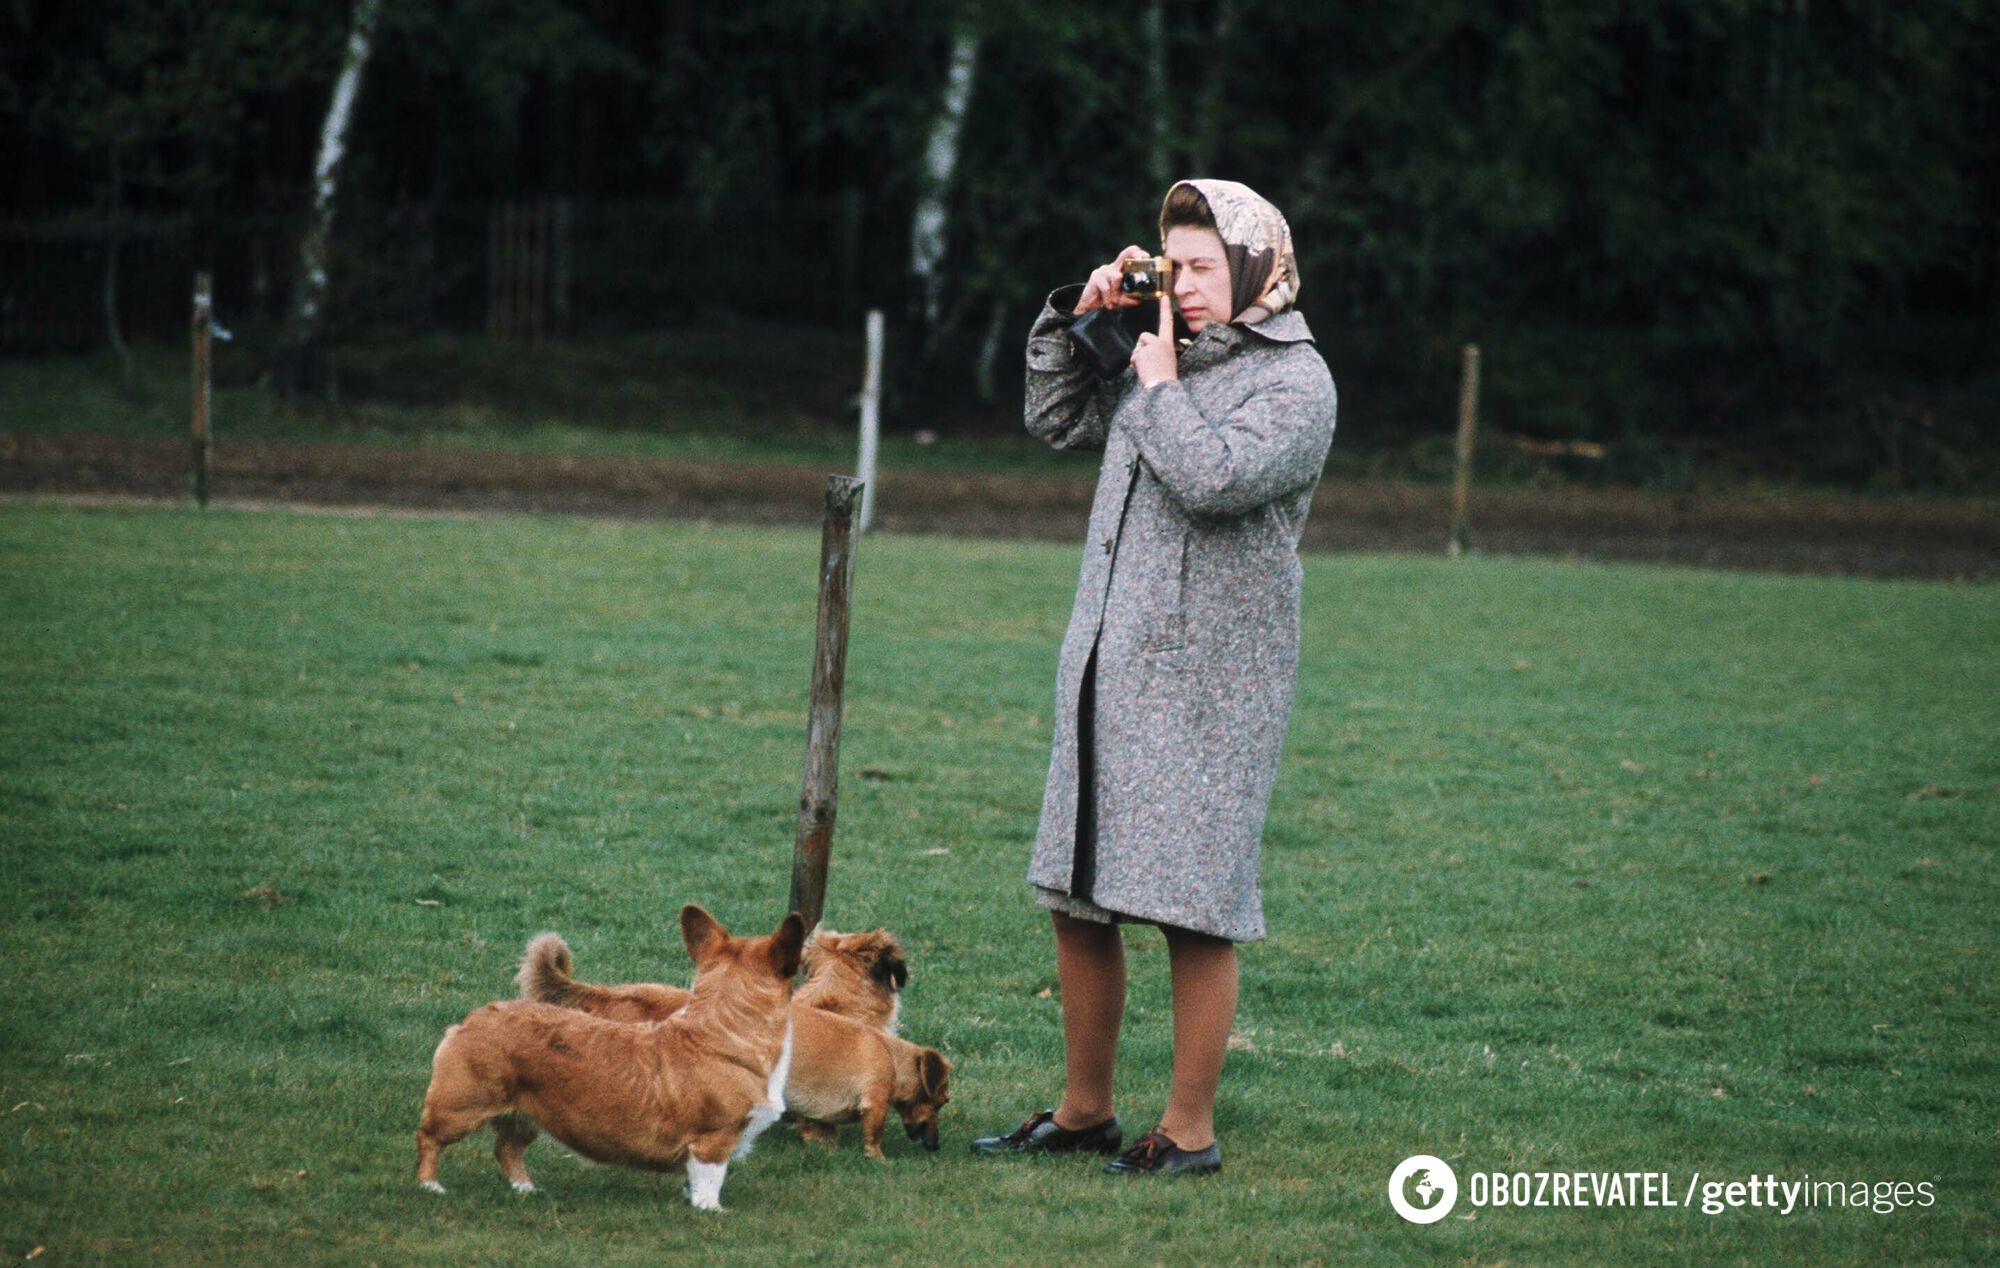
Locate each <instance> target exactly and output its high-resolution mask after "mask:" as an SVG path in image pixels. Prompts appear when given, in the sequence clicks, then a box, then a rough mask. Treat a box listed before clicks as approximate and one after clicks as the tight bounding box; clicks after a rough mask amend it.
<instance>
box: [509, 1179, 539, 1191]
mask: <svg viewBox="0 0 2000 1268" xmlns="http://www.w3.org/2000/svg"><path fill="white" fill-rule="evenodd" d="M508 1183H509V1184H511V1185H512V1186H513V1188H514V1192H516V1193H533V1192H534V1191H535V1182H534V1181H533V1180H510V1181H508Z"/></svg>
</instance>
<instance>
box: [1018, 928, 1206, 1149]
mask: <svg viewBox="0 0 2000 1268" xmlns="http://www.w3.org/2000/svg"><path fill="white" fill-rule="evenodd" d="M1050 914H1051V915H1052V916H1054V918H1055V926H1056V977H1057V979H1058V981H1059V982H1060V983H1061V985H1062V1012H1063V1056H1064V1065H1065V1073H1066V1077H1067V1082H1066V1084H1065V1086H1064V1089H1063V1100H1062V1105H1061V1107H1060V1108H1058V1109H1057V1110H1056V1125H1057V1126H1059V1127H1064V1128H1069V1129H1071V1130H1076V1129H1079V1128H1084V1127H1090V1126H1093V1125H1094V1124H1097V1123H1101V1122H1103V1121H1104V1120H1105V1119H1107V1118H1110V1117H1111V1115H1112V1096H1111V1083H1112V1069H1113V1066H1114V1064H1115V1063H1116V1060H1117V1056H1118V1026H1119V1023H1120V1021H1122V1020H1123V1019H1124V1016H1125V941H1124V938H1123V937H1122V935H1121V934H1120V932H1119V929H1118V926H1117V925H1107V924H1098V923H1097V922H1095V921H1091V920H1078V919H1076V918H1074V917H1072V916H1065V915H1063V914H1062V913H1061V912H1052V913H1050ZM1160 931H1161V932H1162V933H1164V934H1166V936H1167V966H1168V975H1169V977H1170V978H1171V980H1172V982H1173V991H1174V1077H1173V1086H1172V1088H1171V1089H1170V1090H1169V1092H1168V1094H1167V1108H1166V1112H1165V1113H1164V1114H1162V1115H1161V1116H1160V1130H1161V1131H1163V1132H1165V1133H1166V1135H1167V1138H1168V1139H1170V1140H1172V1141H1173V1142H1174V1143H1175V1144H1176V1145H1179V1146H1180V1147H1181V1148H1182V1149H1206V1148H1207V1147H1208V1145H1209V1142H1211V1141H1213V1140H1214V1139H1215V1089H1216V1085H1217V1084H1218V1083H1220V1082H1221V1079H1222V1059H1223V1057H1224V1056H1225V1055H1226V1054H1227V1052H1228V1050H1229V1027H1230V1024H1231V1023H1232V1022H1233V1021H1235V1019H1236V944H1235V943H1233V942H1230V941H1228V940H1227V939H1224V938H1213V937H1210V936H1209V935H1207V934H1205V933H1196V932H1194V931H1193V930H1191V929H1176V928H1173V927H1171V926H1167V925H1162V926H1160Z"/></svg>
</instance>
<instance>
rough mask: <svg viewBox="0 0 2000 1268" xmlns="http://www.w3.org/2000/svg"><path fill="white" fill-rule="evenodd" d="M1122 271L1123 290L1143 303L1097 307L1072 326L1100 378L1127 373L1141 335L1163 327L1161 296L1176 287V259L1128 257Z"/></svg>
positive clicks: (1080, 352)
mask: <svg viewBox="0 0 2000 1268" xmlns="http://www.w3.org/2000/svg"><path fill="white" fill-rule="evenodd" d="M1118 271H1119V278H1118V290H1119V293H1120V294H1123V295H1129V296H1131V297H1132V298H1133V299H1136V300H1138V301H1139V302H1138V303H1137V304H1133V305H1130V306H1128V307H1125V308H1093V309H1091V310H1090V311H1089V312H1087V313H1085V314H1084V315H1083V316H1081V317H1079V318H1077V319H1076V320H1075V321H1073V322H1071V323H1070V327H1069V338H1070V344H1071V345H1072V346H1073V347H1074V348H1075V349H1076V355H1077V356H1078V357H1080V358H1081V359H1082V360H1083V362H1084V364H1086V365H1088V366H1089V367H1090V368H1091V369H1092V370H1093V371H1095V372H1096V374H1097V377H1098V378H1100V379H1115V378H1117V377H1118V376H1119V375H1121V374H1123V373H1124V372H1125V367H1126V366H1127V365H1128V364H1130V362H1131V360H1132V349H1134V348H1136V347H1138V346H1139V336H1140V335H1141V334H1143V333H1144V332H1146V331H1148V330H1157V329H1158V328H1159V324H1160V310H1159V302H1160V297H1161V296H1163V295H1171V294H1172V293H1173V290H1174V262H1173V261H1172V260H1169V259H1167V258H1166V257H1164V256H1157V255H1155V256H1147V257H1145V258H1143V259H1138V260H1125V261H1122V262H1120V264H1119V265H1118ZM1176 328H1177V329H1178V327H1176Z"/></svg>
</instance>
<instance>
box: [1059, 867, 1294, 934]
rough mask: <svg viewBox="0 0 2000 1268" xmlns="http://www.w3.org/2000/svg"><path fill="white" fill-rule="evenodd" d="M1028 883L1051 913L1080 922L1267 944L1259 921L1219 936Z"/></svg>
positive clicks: (1212, 932) (1214, 932) (1210, 931)
mask: <svg viewBox="0 0 2000 1268" xmlns="http://www.w3.org/2000/svg"><path fill="white" fill-rule="evenodd" d="M1028 883H1029V884H1030V885H1034V889H1035V901H1036V902H1038V903H1040V904H1041V905H1042V906H1044V907H1047V908H1048V909H1049V910H1050V911H1059V912H1061V913H1062V914H1063V915H1065V916H1073V917H1075V918H1076V919H1078V920H1090V921H1095V922H1096V923H1098V924H1100V925H1109V924H1121V925H1158V926H1159V927H1161V928H1163V929H1168V928H1171V929H1186V930H1188V932H1190V933H1201V934H1207V935H1208V936H1209V937H1211V938H1221V939H1223V940H1224V941H1226V942H1237V943H1243V942H1262V941H1263V940H1264V929H1263V925H1262V922H1261V921H1259V923H1258V926H1257V927H1256V928H1255V929H1254V930H1252V931H1250V932H1247V933H1242V934H1234V933H1220V932H1218V931H1216V930H1213V929H1200V928H1196V927H1194V926H1193V925H1186V924H1182V923H1181V922H1180V921H1178V920H1170V919H1167V918H1165V917H1162V916H1149V915H1146V914H1145V913H1143V912H1134V911H1119V910H1117V909H1115V908H1112V907H1100V906H1098V905H1097V904H1096V903H1094V902H1092V901H1090V900H1089V899H1088V898H1078V897H1077V896H1076V895H1075V894H1066V893H1064V892H1063V891H1062V890H1059V889H1050V888H1049V887H1048V886H1046V885H1036V884H1035V882H1033V881H1029V882H1028Z"/></svg>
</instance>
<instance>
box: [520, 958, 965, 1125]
mask: <svg viewBox="0 0 2000 1268" xmlns="http://www.w3.org/2000/svg"><path fill="white" fill-rule="evenodd" d="M803 962H804V967H805V972H806V982H805V984H804V985H803V986H801V987H799V989H798V992H797V993H796V994H795V995H794V996H793V997H792V1034H793V1048H792V1064H791V1067H790V1076H789V1078H788V1080H787V1081H786V1084H785V1088H784V1092H785V1104H786V1108H788V1109H789V1110H790V1111H791V1112H792V1114H793V1115H794V1116H795V1117H797V1118H798V1119H799V1120H800V1123H799V1133H800V1135H802V1136H804V1137H805V1138H806V1139H808V1140H816V1141H819V1142H820V1143H823V1144H829V1145H830V1144H833V1143H834V1142H835V1140H836V1128H835V1125H836V1124H839V1123H851V1122H855V1121H859V1122H860V1124H861V1135H862V1147H863V1149H864V1150H865V1151H866V1152H867V1154H868V1156H869V1157H871V1158H875V1159H878V1160H880V1159H881V1158H882V1157H883V1154H882V1131H883V1128H884V1126H885V1125H886V1123H887V1119H888V1114H889V1111H890V1110H892V1109H893V1110H894V1111H896V1113H897V1115H898V1116H899V1117H900V1118H901V1119H902V1121H903V1129H904V1131H905V1132H907V1133H908V1134H909V1137H910V1139H912V1140H915V1141H920V1142H921V1143H922V1144H923V1145H924V1147H925V1148H926V1149H936V1148H937V1147H938V1129H937V1115H938V1111H939V1110H940V1109H941V1108H943V1106H944V1104H945V1103H946V1102H947V1101H948V1100H950V1099H951V1092H950V1080H951V1063H950V1062H949V1061H947V1060H945V1058H944V1057H943V1055H941V1054H940V1053H938V1052H936V1051H935V1050H933V1049H930V1048H924V1047H919V1046H918V1045H916V1044H913V1043H909V1042H907V1041H906V1040H903V1039H899V1038H897V1037H896V1036H895V1035H894V1033H893V1027H894V1026H895V1024H896V1020H897V1016H898V1013H899V1003H900V998H901V997H900V995H899V994H898V992H899V990H900V988H901V987H902V986H903V984H904V983H905V982H907V981H908V980H909V972H908V970H907V969H906V968H905V966H904V964H903V958H902V948H901V947H900V946H898V945H897V943H896V940H895V938H894V936H893V935H891V934H889V933H888V932H886V931H884V930H879V929H878V930H875V931H873V932H870V933H853V934H843V933H836V932H834V931H832V930H826V929H822V930H817V931H815V932H814V933H813V935H812V937H811V938H809V939H807V941H806V946H805V953H804V961H803ZM573 971H574V968H573V960H572V959H571V956H570V950H569V945H568V944H567V943H565V942H564V941H563V940H562V937H561V936H560V935H558V934H553V933H544V934H539V935H537V936H536V937H535V938H534V939H533V940H532V941H530V942H529V943H528V949H527V952H526V953H525V954H524V955H523V957H522V960H521V971H520V973H519V974H518V975H517V977H516V980H517V981H518V982H520V984H521V997H522V998H523V999H532V1000H540V1001H542V1002H545V1003H550V1004H557V1005H561V1006H563V1007H566V1008H575V1009H580V1010H582V1011H584V1012H588V1013H591V1014H592V1015H594V1016H598V1017H603V1018H606V1019H609V1020H614V1021H624V1022H648V1021H657V1020H659V1019H660V1018H664V1017H670V1016H672V1015H673V1014H674V1012H675V1011H676V1010H677V1009H679V1008H681V1007H682V1006H683V1005H684V1004H685V1003H686V1002H687V998H688V993H687V992H686V991H683V990H681V989H680V988H678V987H673V986H665V985H661V984H658V983H651V982H638V983H627V984H625V985H620V986H596V985H593V984H591V983H588V982H579V981H577V980H576V979H575V978H574V977H573V976H571V974H572V973H573Z"/></svg>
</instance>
